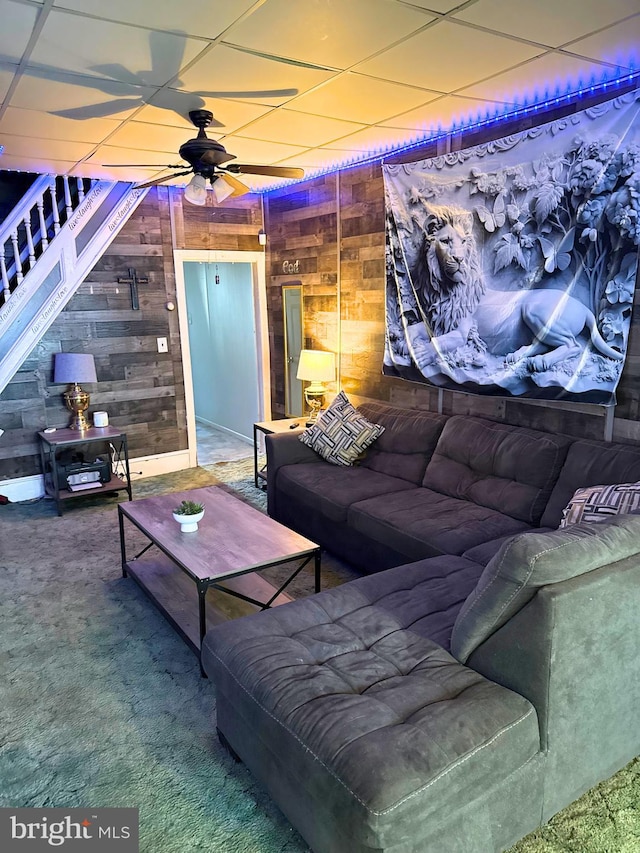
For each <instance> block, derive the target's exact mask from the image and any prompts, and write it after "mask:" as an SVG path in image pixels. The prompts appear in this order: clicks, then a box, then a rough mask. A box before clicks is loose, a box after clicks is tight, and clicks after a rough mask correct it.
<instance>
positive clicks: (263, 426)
mask: <svg viewBox="0 0 640 853" xmlns="http://www.w3.org/2000/svg"><path fill="white" fill-rule="evenodd" d="M305 422H306V418H305V417H304V416H302V415H301V416H300V417H299V418H281V419H280V420H277V421H258V423H255V424H254V425H253V482H254V485H255V487H256V489H263V490H264V489H266V488H267V466H266V465H263V466H262V467H261V468H259V467H258V433H262V434H263V435H270V434H271V433H272V432H293V430H295V429H297V428H298V427H300V430H299V431H300V432H301V431H302V430H303V429H304V428H305Z"/></svg>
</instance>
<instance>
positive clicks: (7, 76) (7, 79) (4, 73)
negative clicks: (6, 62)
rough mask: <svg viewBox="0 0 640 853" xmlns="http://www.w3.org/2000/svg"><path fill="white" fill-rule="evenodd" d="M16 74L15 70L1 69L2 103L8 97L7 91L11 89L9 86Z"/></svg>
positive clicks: (0, 96) (0, 90)
mask: <svg viewBox="0 0 640 853" xmlns="http://www.w3.org/2000/svg"><path fill="white" fill-rule="evenodd" d="M16 67H17V66H16ZM14 74H15V71H10V70H8V69H0V104H1V103H2V102H3V101H4V99H5V98H6V97H7V92H8V91H9V86H10V85H11V83H12V81H13V77H14Z"/></svg>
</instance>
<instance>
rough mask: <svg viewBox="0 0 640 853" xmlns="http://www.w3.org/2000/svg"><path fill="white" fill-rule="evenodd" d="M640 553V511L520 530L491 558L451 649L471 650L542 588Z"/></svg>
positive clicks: (463, 658) (460, 654)
mask: <svg viewBox="0 0 640 853" xmlns="http://www.w3.org/2000/svg"><path fill="white" fill-rule="evenodd" d="M638 553H640V516H639V515H617V516H613V517H612V518H608V519H607V520H606V521H603V522H601V523H600V524H588V523H584V524H573V525H571V526H569V527H565V528H563V529H562V530H552V531H550V532H549V533H542V532H531V533H529V532H527V533H519V534H517V535H516V536H514V537H513V538H512V539H510V540H508V541H507V542H505V544H504V545H503V546H502V547H501V548H500V550H499V551H498V553H497V554H496V555H495V557H494V558H493V559H492V560H490V561H489V562H488V563H487V565H486V567H485V570H484V571H483V573H482V574H481V575H480V579H479V580H478V583H477V585H476V587H475V589H474V590H473V592H472V593H471V594H470V595H469V597H468V598H467V600H466V601H465V603H464V604H463V605H462V607H461V609H460V612H459V613H458V616H457V618H456V621H455V623H454V626H453V633H452V635H451V653H452V654H453V655H455V657H456V658H457V659H458V660H459V661H460V662H461V663H466V662H467V660H468V658H469V655H470V654H471V653H472V652H473V651H475V649H476V648H477V647H478V646H479V645H480V644H481V643H483V642H484V641H485V640H486V639H487V638H488V637H490V636H491V634H493V633H494V632H495V631H497V630H498V628H500V627H502V625H504V624H505V623H506V622H508V621H509V619H510V618H511V617H512V616H513V615H514V614H515V613H517V612H518V611H519V610H521V609H522V608H523V607H524V605H525V604H527V602H529V601H530V600H531V599H532V598H533V596H534V595H535V594H536V590H537V589H538V587H541V586H546V585H547V584H552V583H558V582H559V581H564V580H567V579H568V578H573V577H577V576H578V575H582V574H585V573H586V572H591V571H593V570H594V569H599V568H600V567H601V566H606V565H608V564H609V563H615V562H617V561H618V560H623V559H625V558H626V557H630V556H632V555H633V554H638Z"/></svg>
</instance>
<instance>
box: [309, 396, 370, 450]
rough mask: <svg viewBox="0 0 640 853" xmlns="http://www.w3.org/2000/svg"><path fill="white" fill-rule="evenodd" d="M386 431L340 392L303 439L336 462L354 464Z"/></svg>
mask: <svg viewBox="0 0 640 853" xmlns="http://www.w3.org/2000/svg"><path fill="white" fill-rule="evenodd" d="M383 432H384V427H383V426H381V425H380V424H372V423H371V421H368V420H367V419H366V418H365V417H364V416H363V415H361V414H360V413H359V412H358V411H357V409H355V408H354V407H353V406H352V405H351V403H350V402H349V400H348V398H347V395H346V394H345V393H344V391H341V392H340V393H339V394H338V396H337V397H336V398H335V400H333V402H332V403H331V405H330V406H329V408H328V409H327V410H326V411H325V412H323V413H322V414H321V415H320V417H319V418H318V420H317V421H316V422H315V424H313V425H312V426H310V427H308V428H307V429H306V430H305V431H304V432H303V433H302V435H301V436H300V441H301V442H302V443H303V444H306V445H308V446H309V447H311V448H312V449H313V450H315V451H316V453H319V454H320V456H322V458H323V459H326V461H327V462H331V463H332V464H333V465H353V463H354V462H356V461H357V459H358V457H359V456H360V455H361V454H362V453H364V451H365V450H366V449H367V447H369V445H370V444H373V442H374V441H375V440H376V438H379V437H380V436H381V435H382V433H383Z"/></svg>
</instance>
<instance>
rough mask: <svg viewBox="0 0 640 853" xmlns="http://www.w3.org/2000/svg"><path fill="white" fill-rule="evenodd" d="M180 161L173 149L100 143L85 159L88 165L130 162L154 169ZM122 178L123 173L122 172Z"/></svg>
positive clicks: (122, 164) (137, 165) (139, 166)
mask: <svg viewBox="0 0 640 853" xmlns="http://www.w3.org/2000/svg"><path fill="white" fill-rule="evenodd" d="M181 162H182V161H181V160H180V157H178V156H177V154H176V153H175V151H151V150H149V149H146V148H145V149H139V150H135V149H131V148H118V147H116V146H115V145H101V146H100V147H99V148H98V149H97V150H96V151H95V153H94V154H92V156H91V159H90V161H87V163H88V165H89V166H94V165H95V166H97V167H109V166H112V165H117V166H124V165H125V164H132V166H134V167H135V168H136V169H138V168H142V169H147V168H152V169H154V171H157V170H158V169H163V168H165V167H166V166H169V165H174V164H176V165H177V164H179V163H181ZM184 166H185V169H188V168H189V164H188V163H185V164H184ZM122 176H123V179H124V173H122Z"/></svg>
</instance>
